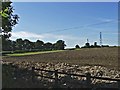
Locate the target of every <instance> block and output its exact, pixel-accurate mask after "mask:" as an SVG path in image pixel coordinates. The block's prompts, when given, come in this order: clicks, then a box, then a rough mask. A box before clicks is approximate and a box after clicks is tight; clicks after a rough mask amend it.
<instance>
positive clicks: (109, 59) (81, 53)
mask: <svg viewBox="0 0 120 90" xmlns="http://www.w3.org/2000/svg"><path fill="white" fill-rule="evenodd" d="M3 60H4V61H11V62H12V61H14V62H16V61H17V62H21V61H27V62H29V61H33V62H65V63H70V64H80V65H103V66H110V67H117V66H119V63H118V48H116V47H115V48H87V49H80V50H65V51H52V53H51V51H47V52H38V53H36V52H34V53H22V54H9V57H3Z"/></svg>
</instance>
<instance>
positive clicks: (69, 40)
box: [10, 31, 86, 47]
mask: <svg viewBox="0 0 120 90" xmlns="http://www.w3.org/2000/svg"><path fill="white" fill-rule="evenodd" d="M18 38H22V39H29V40H31V41H36V40H38V39H39V40H43V41H44V42H52V43H54V42H56V41H57V40H64V41H65V43H66V44H67V47H74V46H75V45H76V44H79V45H80V46H81V45H83V43H85V40H86V38H85V37H76V36H71V35H60V34H58V35H57V34H36V33H32V32H26V31H19V32H12V37H10V39H11V40H16V39H18Z"/></svg>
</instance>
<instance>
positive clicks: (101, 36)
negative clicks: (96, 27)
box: [100, 32, 102, 47]
mask: <svg viewBox="0 0 120 90" xmlns="http://www.w3.org/2000/svg"><path fill="white" fill-rule="evenodd" d="M100 46H101V47H102V32H100Z"/></svg>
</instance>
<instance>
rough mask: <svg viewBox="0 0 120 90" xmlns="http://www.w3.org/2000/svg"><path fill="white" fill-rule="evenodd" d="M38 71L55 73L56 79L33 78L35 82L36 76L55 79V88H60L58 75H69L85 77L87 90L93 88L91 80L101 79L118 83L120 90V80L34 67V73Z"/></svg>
mask: <svg viewBox="0 0 120 90" xmlns="http://www.w3.org/2000/svg"><path fill="white" fill-rule="evenodd" d="M35 70H37V71H44V72H51V73H54V75H55V78H53V77H47V76H42V75H39V74H33V76H32V78H33V80H34V77H35V76H41V77H44V78H49V79H54V80H55V87H58V81H59V79H58V74H65V75H69V76H79V77H85V78H86V84H87V85H86V86H87V88H91V84H92V83H91V82H92V80H91V78H92V79H101V80H109V81H117V83H118V88H119V90H120V79H112V78H106V77H97V76H91V74H90V73H86V74H85V75H79V74H71V73H66V72H58V70H54V71H52V70H44V69H36V68H34V67H32V72H33V73H34V71H35Z"/></svg>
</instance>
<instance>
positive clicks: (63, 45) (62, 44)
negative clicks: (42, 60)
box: [54, 40, 66, 50]
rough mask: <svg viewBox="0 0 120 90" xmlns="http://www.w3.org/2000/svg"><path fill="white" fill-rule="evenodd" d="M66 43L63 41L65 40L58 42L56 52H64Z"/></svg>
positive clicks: (55, 46) (55, 45)
mask: <svg viewBox="0 0 120 90" xmlns="http://www.w3.org/2000/svg"><path fill="white" fill-rule="evenodd" d="M65 46H66V45H65V41H63V40H58V41H57V42H56V43H55V44H54V48H55V49H56V50H64V48H65Z"/></svg>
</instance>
